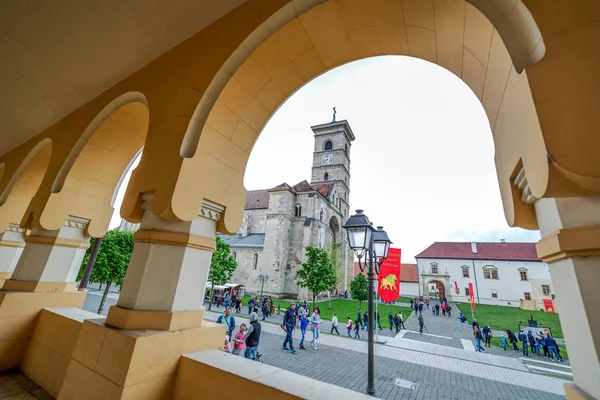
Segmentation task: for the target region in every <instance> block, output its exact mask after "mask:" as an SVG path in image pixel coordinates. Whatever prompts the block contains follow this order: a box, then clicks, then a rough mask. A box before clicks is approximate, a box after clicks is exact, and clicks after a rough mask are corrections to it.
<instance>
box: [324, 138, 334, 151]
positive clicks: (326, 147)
mask: <svg viewBox="0 0 600 400" xmlns="http://www.w3.org/2000/svg"><path fill="white" fill-rule="evenodd" d="M331 149H333V143H331V140H328V141H326V142H325V150H331Z"/></svg>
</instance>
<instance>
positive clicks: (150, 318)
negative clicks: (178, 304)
mask: <svg viewBox="0 0 600 400" xmlns="http://www.w3.org/2000/svg"><path fill="white" fill-rule="evenodd" d="M203 319H204V307H202V308H201V309H200V310H194V311H143V310H131V309H128V308H123V307H119V306H111V307H110V310H108V316H107V317H106V325H109V326H111V327H114V328H119V329H125V330H136V329H157V330H162V331H176V330H179V329H189V328H198V327H200V326H202V323H203Z"/></svg>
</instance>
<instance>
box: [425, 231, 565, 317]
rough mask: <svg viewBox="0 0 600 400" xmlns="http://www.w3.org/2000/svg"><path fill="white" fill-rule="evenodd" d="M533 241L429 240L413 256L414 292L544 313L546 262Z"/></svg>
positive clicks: (548, 286)
mask: <svg viewBox="0 0 600 400" xmlns="http://www.w3.org/2000/svg"><path fill="white" fill-rule="evenodd" d="M535 246H536V243H509V242H506V241H504V240H501V241H499V242H483V243H482V242H435V243H433V244H432V245H431V246H429V247H428V248H426V249H425V250H423V251H422V252H421V253H419V254H418V255H417V256H415V258H416V260H417V268H418V278H419V290H420V292H421V294H422V295H424V296H440V297H443V296H446V297H447V298H448V300H452V301H455V302H470V298H471V291H470V288H471V287H472V290H473V293H472V295H473V300H474V303H475V304H477V303H481V304H494V305H504V306H511V307H521V308H524V309H530V310H539V309H544V306H543V301H544V299H553V293H554V290H553V287H552V281H551V280H550V271H549V268H548V264H546V263H544V262H542V260H540V259H539V258H538V256H537V252H536V247H535Z"/></svg>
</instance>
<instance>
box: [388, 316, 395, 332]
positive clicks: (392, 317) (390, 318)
mask: <svg viewBox="0 0 600 400" xmlns="http://www.w3.org/2000/svg"><path fill="white" fill-rule="evenodd" d="M388 322H389V323H390V331H391V330H392V329H393V328H394V316H393V315H392V312H391V311H390V313H389V314H388Z"/></svg>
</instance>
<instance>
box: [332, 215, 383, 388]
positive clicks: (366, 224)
mask: <svg viewBox="0 0 600 400" xmlns="http://www.w3.org/2000/svg"><path fill="white" fill-rule="evenodd" d="M343 228H344V229H346V232H348V242H349V243H350V248H351V249H352V250H354V254H356V257H357V258H358V266H359V267H360V270H361V271H364V270H365V268H367V266H368V268H369V272H368V273H367V276H368V282H369V300H368V301H369V304H368V306H369V307H368V314H369V317H368V318H369V328H368V329H369V330H368V340H369V342H368V353H367V357H368V360H367V368H368V371H367V393H368V394H370V395H374V394H375V383H374V381H375V377H374V372H375V366H374V351H373V323H375V320H374V319H373V291H374V290H375V273H377V274H379V267H380V266H381V264H382V263H383V261H384V260H385V259H386V258H387V257H388V251H389V249H390V244H391V243H392V242H391V241H390V238H389V237H388V235H387V233H386V232H385V231H384V230H383V227H381V226H379V227H377V230H375V228H373V224H372V223H371V222H370V221H369V218H367V216H366V215H365V214H363V210H356V214H354V215H353V216H351V217H350V218H349V219H348V221H347V222H346V224H345V225H344V226H343ZM363 257H364V261H363Z"/></svg>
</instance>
